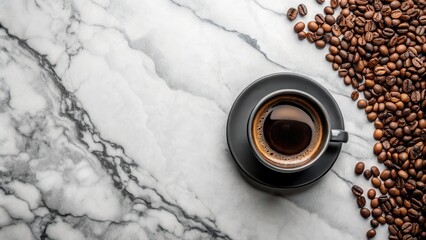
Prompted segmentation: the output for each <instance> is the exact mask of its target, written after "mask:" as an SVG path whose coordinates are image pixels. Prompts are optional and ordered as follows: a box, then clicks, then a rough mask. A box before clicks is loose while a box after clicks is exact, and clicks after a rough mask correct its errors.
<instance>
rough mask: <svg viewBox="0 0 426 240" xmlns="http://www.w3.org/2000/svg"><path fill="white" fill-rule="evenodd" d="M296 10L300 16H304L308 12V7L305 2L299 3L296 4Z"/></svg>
mask: <svg viewBox="0 0 426 240" xmlns="http://www.w3.org/2000/svg"><path fill="white" fill-rule="evenodd" d="M297 10H299V13H300V15H301V16H306V14H308V9H307V8H306V6H305V4H299V6H297Z"/></svg>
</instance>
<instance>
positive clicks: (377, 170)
mask: <svg viewBox="0 0 426 240" xmlns="http://www.w3.org/2000/svg"><path fill="white" fill-rule="evenodd" d="M371 173H372V174H373V176H375V177H378V176H379V175H380V170H379V169H378V168H377V167H376V166H372V167H371Z"/></svg>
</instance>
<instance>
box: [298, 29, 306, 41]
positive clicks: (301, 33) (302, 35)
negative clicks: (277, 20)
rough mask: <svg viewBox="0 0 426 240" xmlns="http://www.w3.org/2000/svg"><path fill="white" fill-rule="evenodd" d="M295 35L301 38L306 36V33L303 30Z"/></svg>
mask: <svg viewBox="0 0 426 240" xmlns="http://www.w3.org/2000/svg"><path fill="white" fill-rule="evenodd" d="M297 35H298V36H299V39H300V40H303V39H305V38H306V37H307V34H306V32H304V31H301V32H299V33H298V34H297Z"/></svg>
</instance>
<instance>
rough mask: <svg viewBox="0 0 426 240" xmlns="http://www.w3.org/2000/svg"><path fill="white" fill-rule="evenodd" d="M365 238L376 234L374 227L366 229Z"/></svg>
mask: <svg viewBox="0 0 426 240" xmlns="http://www.w3.org/2000/svg"><path fill="white" fill-rule="evenodd" d="M366 235H367V238H373V237H374V236H376V230H374V229H370V230H368V231H367V234H366Z"/></svg>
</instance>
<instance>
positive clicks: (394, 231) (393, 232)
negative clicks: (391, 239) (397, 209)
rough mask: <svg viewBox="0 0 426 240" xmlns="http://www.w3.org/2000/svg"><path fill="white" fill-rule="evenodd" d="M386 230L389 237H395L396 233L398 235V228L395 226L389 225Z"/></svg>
mask: <svg viewBox="0 0 426 240" xmlns="http://www.w3.org/2000/svg"><path fill="white" fill-rule="evenodd" d="M388 230H389V233H390V234H391V235H396V234H397V233H398V230H399V229H398V227H397V226H396V225H390V226H389V227H388Z"/></svg>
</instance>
